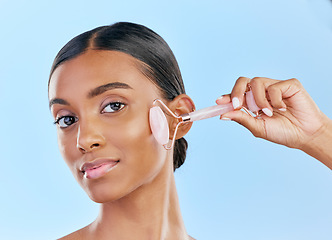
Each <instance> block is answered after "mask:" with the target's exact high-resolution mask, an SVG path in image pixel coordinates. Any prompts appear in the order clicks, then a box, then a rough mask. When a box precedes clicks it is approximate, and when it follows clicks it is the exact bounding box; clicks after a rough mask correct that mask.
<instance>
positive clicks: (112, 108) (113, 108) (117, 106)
mask: <svg viewBox="0 0 332 240" xmlns="http://www.w3.org/2000/svg"><path fill="white" fill-rule="evenodd" d="M125 106H126V104H124V103H122V102H111V103H109V104H107V105H106V106H105V107H104V109H103V110H102V113H114V112H118V111H120V110H122V109H123V108H124V107H125Z"/></svg>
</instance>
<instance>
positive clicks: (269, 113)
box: [262, 108, 273, 117]
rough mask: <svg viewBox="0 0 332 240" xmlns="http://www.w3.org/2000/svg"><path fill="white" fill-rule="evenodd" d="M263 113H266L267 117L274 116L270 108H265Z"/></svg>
mask: <svg viewBox="0 0 332 240" xmlns="http://www.w3.org/2000/svg"><path fill="white" fill-rule="evenodd" d="M262 111H263V113H265V115H266V116H269V117H272V115H273V113H272V111H271V110H270V109H268V108H263V109H262Z"/></svg>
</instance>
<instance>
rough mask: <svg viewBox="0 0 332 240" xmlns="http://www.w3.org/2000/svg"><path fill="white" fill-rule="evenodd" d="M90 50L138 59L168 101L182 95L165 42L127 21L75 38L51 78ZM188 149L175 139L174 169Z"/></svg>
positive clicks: (60, 55) (60, 56) (178, 75)
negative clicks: (121, 54) (116, 53)
mask: <svg viewBox="0 0 332 240" xmlns="http://www.w3.org/2000/svg"><path fill="white" fill-rule="evenodd" d="M89 49H94V50H112V51H120V52H124V53H126V54H129V55H131V56H133V57H134V58H136V59H138V60H139V61H140V62H142V64H141V65H142V66H141V69H140V70H141V71H142V72H143V73H144V74H145V75H146V76H147V77H148V78H149V79H150V80H151V81H152V82H153V83H154V84H156V86H157V87H158V88H159V89H160V91H161V93H162V94H163V97H164V98H165V99H167V100H173V99H174V98H175V97H176V96H178V95H180V94H183V93H185V89H184V84H183V81H182V77H181V73H180V69H179V66H178V63H177V61H176V59H175V56H174V54H173V52H172V50H171V49H170V47H169V46H168V44H167V43H166V42H165V40H164V39H163V38H162V37H160V36H159V35H158V34H157V33H155V32H154V31H152V30H151V29H149V28H147V27H145V26H142V25H139V24H134V23H128V22H118V23H115V24H113V25H109V26H102V27H98V28H95V29H92V30H90V31H87V32H84V33H82V34H80V35H78V36H76V37H74V38H73V39H72V40H70V41H69V42H68V43H67V44H66V45H65V46H64V47H63V48H62V49H61V50H60V51H59V53H58V54H57V56H56V57H55V59H54V62H53V65H52V68H51V72H50V78H51V76H52V74H53V72H54V71H55V69H56V68H57V67H58V66H59V65H61V64H62V63H64V62H66V61H68V60H70V59H73V58H75V57H77V56H79V55H81V54H83V53H84V52H85V51H87V50H89ZM187 147H188V144H187V141H186V140H185V139H184V138H181V139H178V140H176V142H175V145H174V155H173V161H174V163H173V166H174V170H175V169H177V168H179V167H180V166H181V165H182V164H183V163H184V161H185V158H186V151H187Z"/></svg>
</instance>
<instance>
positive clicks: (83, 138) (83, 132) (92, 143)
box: [77, 124, 106, 153]
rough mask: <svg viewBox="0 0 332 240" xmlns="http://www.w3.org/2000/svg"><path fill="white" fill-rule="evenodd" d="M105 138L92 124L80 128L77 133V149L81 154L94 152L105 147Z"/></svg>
mask: <svg viewBox="0 0 332 240" xmlns="http://www.w3.org/2000/svg"><path fill="white" fill-rule="evenodd" d="M105 142H106V141H105V138H104V136H103V135H102V133H101V132H100V131H98V128H96V127H93V126H92V124H85V125H84V126H82V125H81V126H80V127H79V129H78V133H77V149H78V150H79V151H80V152H81V153H88V152H92V151H95V150H97V149H99V148H101V147H103V146H104V145H105Z"/></svg>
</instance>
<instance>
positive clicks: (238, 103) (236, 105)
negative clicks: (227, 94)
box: [232, 97, 240, 109]
mask: <svg viewBox="0 0 332 240" xmlns="http://www.w3.org/2000/svg"><path fill="white" fill-rule="evenodd" d="M232 104H233V108H234V109H238V108H239V107H240V100H239V99H238V98H237V97H234V98H233V99H232Z"/></svg>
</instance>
